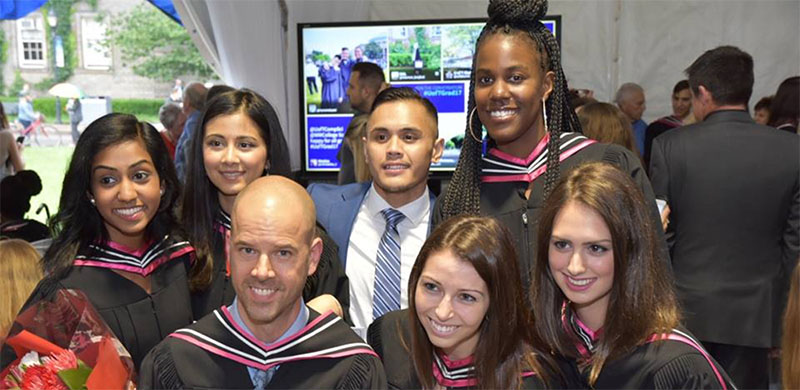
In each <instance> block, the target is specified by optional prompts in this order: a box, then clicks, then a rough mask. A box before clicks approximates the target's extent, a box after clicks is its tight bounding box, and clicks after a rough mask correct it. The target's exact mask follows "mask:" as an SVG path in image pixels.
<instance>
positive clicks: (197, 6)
mask: <svg viewBox="0 0 800 390" xmlns="http://www.w3.org/2000/svg"><path fill="white" fill-rule="evenodd" d="M173 1H174V4H175V8H176V9H177V10H178V13H179V14H180V16H181V19H182V21H183V23H184V25H185V26H186V28H187V30H188V31H189V32H190V33H191V34H192V38H193V40H194V42H195V44H196V45H197V46H198V47H199V48H200V51H201V53H203V55H204V56H205V58H206V59H207V60H208V61H209V63H210V64H211V65H212V66H213V67H214V68H215V69H216V70H217V72H218V73H219V74H220V75H221V77H222V79H223V80H224V81H225V82H226V83H228V84H230V85H232V86H234V87H248V88H251V89H253V90H256V91H258V92H259V93H261V94H263V95H264V96H265V97H266V98H267V99H268V100H269V101H270V102H271V103H272V104H273V105H274V106H275V109H276V110H277V112H278V115H279V117H280V120H281V123H282V125H283V128H284V131H285V133H286V137H287V141H288V142H289V148H290V152H291V155H292V168H293V169H299V168H300V147H301V145H300V134H299V133H300V131H301V126H300V102H299V100H298V99H299V96H300V95H299V91H298V85H299V80H298V77H299V71H298V69H300V68H299V67H298V64H297V58H298V56H297V50H298V49H297V23H321V22H351V21H380V20H419V19H448V18H480V17H486V6H487V4H488V0H480V1H472V0H469V1H465V0H394V1H393V0H291V1H284V0H258V1H256V0H173ZM548 14H550V15H561V18H562V19H561V20H562V30H561V34H562V35H561V43H562V48H561V49H562V58H563V64H564V72H565V74H566V76H567V79H568V80H569V84H570V87H574V88H588V89H592V90H594V91H595V97H597V98H598V99H599V100H611V99H612V98H613V95H614V92H615V91H616V88H617V87H618V86H619V85H620V84H622V83H624V82H628V81H632V82H636V83H639V84H641V85H642V86H643V87H644V89H645V91H646V95H647V106H648V108H647V111H646V112H645V115H644V119H645V120H646V121H651V120H653V119H656V118H658V117H661V116H664V115H667V114H669V113H670V112H671V107H670V99H669V96H670V93H671V91H672V87H673V86H674V85H675V83H676V82H677V81H678V80H680V79H682V78H684V75H683V70H684V69H686V67H687V66H689V64H691V63H692V61H693V60H694V59H695V58H697V57H698V56H699V55H700V54H702V53H703V52H704V51H706V50H708V49H712V48H714V47H717V46H720V45H734V46H738V47H739V48H741V49H742V50H744V51H746V52H748V53H750V54H751V55H752V56H753V58H754V61H755V80H756V81H755V86H754V91H753V97H752V98H751V105H752V104H754V103H755V101H757V100H758V99H760V98H761V97H762V96H766V95H772V94H774V93H775V91H776V90H777V88H778V84H780V82H781V81H782V80H783V79H785V78H787V77H790V76H796V75H798V74H800V45H798V39H800V1H797V0H761V1H759V0H748V1H738V0H726V1H715V0H701V1H661V0H657V1H642V0H606V1H597V0H569V1H568V0H551V1H550V7H549V11H548Z"/></svg>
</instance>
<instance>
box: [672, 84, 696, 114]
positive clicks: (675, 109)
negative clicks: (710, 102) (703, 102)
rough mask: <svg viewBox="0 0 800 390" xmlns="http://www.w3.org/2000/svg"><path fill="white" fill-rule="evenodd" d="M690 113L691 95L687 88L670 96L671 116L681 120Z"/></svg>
mask: <svg viewBox="0 0 800 390" xmlns="http://www.w3.org/2000/svg"><path fill="white" fill-rule="evenodd" d="M691 111H692V93H691V92H690V91H689V88H686V89H684V90H680V91H678V93H676V94H673V95H672V114H673V115H675V116H676V117H678V118H680V119H683V118H686V117H687V116H688V115H689V113H690V112H691Z"/></svg>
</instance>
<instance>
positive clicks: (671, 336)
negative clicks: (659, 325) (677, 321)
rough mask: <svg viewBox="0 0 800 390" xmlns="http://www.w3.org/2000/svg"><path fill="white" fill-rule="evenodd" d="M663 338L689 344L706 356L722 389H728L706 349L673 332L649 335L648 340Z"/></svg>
mask: <svg viewBox="0 0 800 390" xmlns="http://www.w3.org/2000/svg"><path fill="white" fill-rule="evenodd" d="M664 338H666V339H668V340H673V341H678V342H681V343H684V344H688V345H689V346H691V347H692V348H694V349H696V350H697V351H698V352H700V354H701V355H703V357H704V358H706V361H707V362H708V364H709V365H710V366H711V370H713V371H714V375H716V376H717V380H718V381H719V384H720V385H722V390H728V386H727V385H726V384H725V380H724V379H722V374H720V373H719V370H718V369H717V366H715V365H714V362H713V361H712V360H711V356H709V355H708V352H706V350H705V349H703V347H701V346H699V345H697V343H695V342H694V340H692V339H689V338H687V337H684V336H681V335H678V334H674V333H669V334H662V335H657V334H654V335H653V336H652V337H650V339H649V340H648V342H654V341H658V340H663V339H664Z"/></svg>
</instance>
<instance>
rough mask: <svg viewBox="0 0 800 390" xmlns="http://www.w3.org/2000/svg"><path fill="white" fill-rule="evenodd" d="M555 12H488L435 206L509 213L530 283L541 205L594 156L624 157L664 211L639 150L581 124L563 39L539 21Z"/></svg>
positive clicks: (502, 2) (441, 216) (542, 7)
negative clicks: (586, 131) (590, 134)
mask: <svg viewBox="0 0 800 390" xmlns="http://www.w3.org/2000/svg"><path fill="white" fill-rule="evenodd" d="M546 12H547V0H490V1H489V7H488V13H489V20H488V22H487V23H486V26H485V27H484V28H483V30H482V31H481V34H480V36H479V37H478V41H477V42H476V44H475V55H474V57H473V64H472V75H471V82H470V91H469V103H468V108H469V115H468V118H467V126H466V134H465V137H464V138H465V141H464V145H463V147H462V149H461V156H460V158H459V161H458V166H457V167H456V170H455V173H454V174H453V178H452V180H451V182H450V185H449V186H448V188H447V192H446V194H445V196H444V197H443V200H442V201H440V202H437V204H436V208H435V210H434V224H437V223H438V222H441V221H444V220H446V219H448V218H450V217H452V216H455V215H459V214H473V215H478V214H481V215H489V216H492V217H495V218H496V219H498V220H500V222H501V223H502V224H503V225H505V226H506V227H507V228H508V229H509V230H510V231H511V233H512V235H513V236H514V238H515V241H516V247H517V248H518V250H519V255H520V256H519V261H520V271H521V272H522V275H524V277H522V282H523V286H524V287H525V289H526V290H525V291H527V290H528V287H529V284H530V283H529V270H530V269H531V268H532V265H533V263H534V261H535V260H534V259H535V258H536V256H535V254H536V250H535V247H536V224H537V222H536V221H537V219H538V214H539V209H540V207H541V204H542V203H543V201H544V199H545V198H546V197H547V194H548V193H549V192H550V190H551V189H552V187H553V186H554V185H555V183H556V181H557V180H558V178H559V175H560V173H561V172H562V171H567V170H569V169H570V168H572V167H573V166H576V165H578V164H580V163H582V162H587V161H606V162H609V163H612V164H614V165H616V166H618V167H619V168H620V169H622V170H623V171H625V172H628V173H629V174H630V175H631V176H632V177H633V179H634V180H635V181H636V183H637V184H638V185H639V187H640V188H641V189H642V191H643V192H644V194H645V198H646V199H648V201H650V204H652V205H653V207H652V209H653V210H652V217H653V218H654V221H660V219H659V216H658V213H657V210H656V207H655V199H654V196H653V191H652V188H651V187H650V182H649V181H648V179H647V176H646V174H645V172H644V169H643V168H642V166H641V164H640V162H639V158H638V156H636V155H634V154H632V153H631V152H630V151H628V150H626V149H624V148H622V147H620V146H618V145H607V144H600V143H597V142H596V141H593V140H590V139H588V138H586V137H584V136H583V135H582V134H581V127H580V123H579V121H578V118H577V116H576V115H575V113H574V111H573V110H572V109H571V108H570V106H569V100H568V88H567V81H566V77H565V76H564V71H563V70H562V69H561V52H560V49H559V47H558V43H557V42H556V40H555V38H554V37H553V35H552V34H551V33H550V31H549V30H548V29H547V28H546V27H545V26H544V25H543V24H542V23H540V22H539V20H540V19H541V18H542V17H544V16H545V14H546ZM482 127H485V128H486V130H487V132H488V136H487V137H485V138H483V137H482V131H481V129H482ZM654 226H660V225H659V224H656V225H654Z"/></svg>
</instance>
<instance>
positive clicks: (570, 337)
mask: <svg viewBox="0 0 800 390" xmlns="http://www.w3.org/2000/svg"><path fill="white" fill-rule="evenodd" d="M652 224H653V222H652V221H651V219H650V217H649V204H648V203H647V202H646V201H645V199H644V197H643V196H642V193H641V191H640V189H639V188H638V185H636V183H634V181H633V180H631V178H630V176H629V175H628V174H627V173H624V172H622V171H620V170H619V169H617V168H616V167H614V166H612V165H610V164H605V163H599V162H595V163H589V164H585V165H582V166H579V167H577V168H576V169H574V170H572V171H570V172H569V173H568V174H567V175H566V176H565V177H564V178H563V179H562V180H561V181H560V182H559V183H558V184H557V185H556V186H555V187H554V188H553V190H552V192H551V194H550V197H549V198H548V199H547V201H546V202H545V205H544V208H543V210H542V212H541V220H540V221H539V231H538V236H539V237H538V244H537V245H538V248H537V249H538V259H537V262H536V266H535V269H534V272H533V287H532V291H531V301H532V304H533V312H534V313H535V315H536V322H535V325H534V329H535V332H536V333H537V335H538V336H537V337H538V339H539V340H543V341H544V343H545V344H544V345H543V346H542V348H543V349H546V350H549V351H553V352H554V353H556V354H557V355H559V356H561V357H564V358H567V359H569V360H571V361H572V362H573V363H574V365H575V368H576V369H577V370H578V372H579V373H580V375H581V376H582V377H583V379H584V380H585V381H586V383H587V384H588V386H589V387H590V388H594V389H602V388H613V389H653V388H655V389H688V388H722V389H726V388H733V386H732V385H731V384H730V379H728V377H727V374H726V373H725V372H724V370H723V369H722V368H721V367H720V366H719V365H718V364H717V363H716V362H715V361H714V359H713V358H712V357H711V355H709V354H708V352H706V351H705V350H704V349H703V347H702V345H701V344H700V343H699V342H698V341H697V340H696V339H695V338H694V337H693V336H692V335H691V334H690V333H689V332H688V331H687V330H686V329H684V328H683V327H681V325H680V311H679V309H678V304H677V299H676V297H675V292H674V290H673V281H672V277H671V272H670V271H669V270H668V269H667V267H666V261H665V259H664V258H663V252H661V251H660V250H659V248H658V245H657V242H658V238H657V236H656V232H657V229H655V227H654V226H653V225H652Z"/></svg>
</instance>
